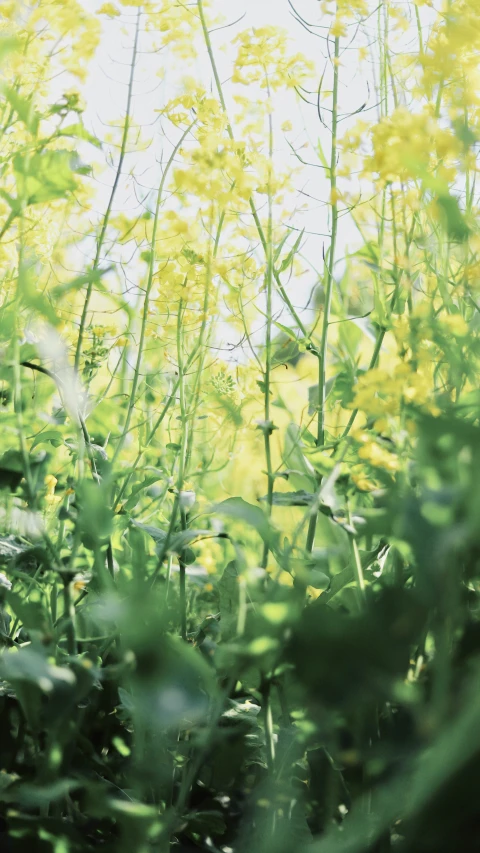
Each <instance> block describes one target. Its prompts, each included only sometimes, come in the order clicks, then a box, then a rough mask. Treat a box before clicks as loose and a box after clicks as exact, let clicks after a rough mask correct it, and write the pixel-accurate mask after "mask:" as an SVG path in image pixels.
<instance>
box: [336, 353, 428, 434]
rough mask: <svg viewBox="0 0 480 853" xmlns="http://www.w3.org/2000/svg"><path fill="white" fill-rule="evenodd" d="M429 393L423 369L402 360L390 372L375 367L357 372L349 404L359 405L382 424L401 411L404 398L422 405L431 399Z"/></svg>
mask: <svg viewBox="0 0 480 853" xmlns="http://www.w3.org/2000/svg"><path fill="white" fill-rule="evenodd" d="M431 394H432V388H431V381H430V378H429V376H428V375H427V374H426V372H423V371H421V370H419V369H418V366H417V367H414V366H413V365H412V364H410V363H408V362H404V361H401V362H399V363H398V364H397V365H396V366H395V368H394V370H393V373H391V374H390V373H388V372H387V371H386V370H384V369H382V368H378V367H376V368H373V369H372V370H369V371H367V373H364V374H363V375H362V376H360V377H359V379H358V381H357V384H356V386H355V395H354V398H353V401H352V402H351V403H350V408H352V409H360V411H362V412H364V413H365V414H366V415H367V416H368V417H369V418H376V419H381V422H380V423H379V424H377V427H383V426H384V419H385V418H388V417H394V416H397V415H399V414H400V412H401V408H402V404H403V403H404V402H410V403H415V404H416V405H418V406H425V405H428V404H429V402H430V401H431Z"/></svg>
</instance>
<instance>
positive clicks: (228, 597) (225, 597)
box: [217, 560, 240, 640]
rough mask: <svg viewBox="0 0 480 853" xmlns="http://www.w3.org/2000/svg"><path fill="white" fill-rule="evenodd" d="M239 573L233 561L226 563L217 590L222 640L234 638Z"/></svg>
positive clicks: (238, 599)
mask: <svg viewBox="0 0 480 853" xmlns="http://www.w3.org/2000/svg"><path fill="white" fill-rule="evenodd" d="M239 577H240V575H239V572H238V567H237V564H236V562H235V560H232V561H231V562H230V563H227V565H226V566H225V568H224V570H223V574H222V577H221V578H220V580H219V581H218V584H217V590H218V594H219V598H220V628H221V631H222V637H223V639H224V640H228V639H231V638H232V637H233V636H235V633H236V626H237V613H238V608H239V601H240V598H239V596H240V588H239V583H238V581H239Z"/></svg>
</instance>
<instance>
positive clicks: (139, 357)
mask: <svg viewBox="0 0 480 853" xmlns="http://www.w3.org/2000/svg"><path fill="white" fill-rule="evenodd" d="M194 124H195V122H192V123H191V124H190V126H189V127H187V129H186V130H185V131H184V133H183V134H182V136H181V137H180V139H179V141H178V142H177V144H176V145H175V147H174V149H173V151H172V153H171V155H170V157H169V159H168V161H167V165H166V166H165V169H164V171H163V175H162V178H161V181H160V184H159V187H158V191H157V200H156V204H155V214H154V219H153V228H152V239H151V243H150V261H149V266H148V278H147V285H146V288H145V299H144V303H143V312H142V323H141V327H140V340H139V343H138V352H137V359H136V362H135V369H134V374H133V381H132V388H131V391H130V397H129V401H128V408H127V416H126V418H125V423H124V425H123V429H122V433H121V435H120V438H119V440H118V444H117V446H116V448H115V453H114V454H113V459H112V465H113V464H114V463H115V462H116V460H117V459H118V456H119V454H120V451H121V450H122V447H123V444H124V442H125V438H126V436H127V433H128V430H129V429H130V422H131V419H132V415H133V410H134V408H135V403H136V395H137V388H138V383H139V379H140V370H141V366H142V358H143V349H144V344H145V334H146V330H147V321H148V312H149V308H150V292H151V289H152V285H153V274H154V267H155V261H156V253H155V245H156V241H157V231H158V220H159V215H160V207H161V204H162V198H163V190H164V187H165V181H166V178H167V175H168V173H169V170H170V167H171V165H172V163H173V161H174V159H175V157H176V154H177V152H178V150H179V148H180V146H181V145H182V143H183V141H184V139H185V137H186V136H187V135H188V134H189V133H190V131H191V129H192V127H193V126H194Z"/></svg>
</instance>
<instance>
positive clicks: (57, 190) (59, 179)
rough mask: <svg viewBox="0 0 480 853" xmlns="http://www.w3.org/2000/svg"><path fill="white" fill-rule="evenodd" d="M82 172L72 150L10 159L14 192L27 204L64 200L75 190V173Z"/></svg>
mask: <svg viewBox="0 0 480 853" xmlns="http://www.w3.org/2000/svg"><path fill="white" fill-rule="evenodd" d="M82 169H83V167H81V166H80V163H79V160H78V157H77V155H76V154H75V152H72V151H42V152H41V153H36V154H31V155H27V154H16V155H15V157H14V158H13V171H14V175H15V180H16V184H17V193H18V196H19V198H23V199H25V203H26V204H28V205H30V204H41V203H43V202H46V201H52V200H54V199H58V198H67V195H68V193H69V192H73V191H74V190H76V188H77V181H76V179H75V173H77V174H79V173H81V172H82Z"/></svg>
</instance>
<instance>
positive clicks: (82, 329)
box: [75, 8, 142, 371]
mask: <svg viewBox="0 0 480 853" xmlns="http://www.w3.org/2000/svg"><path fill="white" fill-rule="evenodd" d="M141 14H142V12H141V9H140V8H139V9H138V12H137V21H136V25H135V38H134V42H133V53H132V64H131V66H130V77H129V81H128V93H127V108H126V115H125V123H124V125H123V134H122V143H121V146H120V157H119V159H118V165H117V171H116V174H115V179H114V181H113V186H112V189H111V192H110V198H109V199H108V204H107V209H106V211H105V214H104V217H103V221H102V227H101V229H100V234H99V236H98V240H97V247H96V250H95V259H94V261H93V267H92V269H93V272H95V271H96V270H97V269H98V266H99V263H100V256H101V252H102V248H103V244H104V242H105V235H106V233H107V228H108V223H109V220H110V215H111V212H112V207H113V202H114V199H115V195H116V192H117V188H118V184H119V181H120V177H121V174H122V167H123V161H124V159H125V154H126V151H127V141H128V131H129V129H130V112H131V107H132V97H133V84H134V77H135V66H136V62H137V52H138V36H139V32H140V19H141ZM93 285H94V281H93V277H92V280H91V281H89V283H88V285H87V292H86V294H85V301H84V303H83V309H82V316H81V318H80V326H79V329H78V338H77V347H76V350H75V370H77V371H78V368H79V366H80V358H81V355H82V345H83V338H84V335H85V327H86V325H87V314H88V309H89V306H90V300H91V298H92V293H93Z"/></svg>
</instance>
